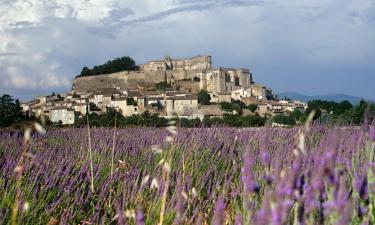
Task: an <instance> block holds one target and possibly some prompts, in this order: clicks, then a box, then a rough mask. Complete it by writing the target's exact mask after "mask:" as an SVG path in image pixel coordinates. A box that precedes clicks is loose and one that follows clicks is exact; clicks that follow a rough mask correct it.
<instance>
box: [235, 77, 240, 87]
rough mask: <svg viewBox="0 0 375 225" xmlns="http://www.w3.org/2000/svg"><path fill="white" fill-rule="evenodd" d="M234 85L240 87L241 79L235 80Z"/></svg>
mask: <svg viewBox="0 0 375 225" xmlns="http://www.w3.org/2000/svg"><path fill="white" fill-rule="evenodd" d="M234 85H235V86H240V78H239V77H235V78H234Z"/></svg>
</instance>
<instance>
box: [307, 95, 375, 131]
mask: <svg viewBox="0 0 375 225" xmlns="http://www.w3.org/2000/svg"><path fill="white" fill-rule="evenodd" d="M313 110H314V111H315V116H314V120H319V121H320V122H329V123H335V122H341V123H345V124H355V125H359V124H362V123H364V122H365V118H366V117H367V118H368V119H370V120H373V118H374V117H375V104H374V103H371V102H366V101H364V100H362V101H361V102H360V103H359V104H358V105H355V106H353V105H352V104H351V103H350V102H348V101H342V102H340V103H337V102H331V101H322V100H314V101H310V102H309V103H308V108H307V110H306V115H305V116H304V118H307V115H308V114H309V113H310V112H311V111H313ZM369 122H371V121H369Z"/></svg>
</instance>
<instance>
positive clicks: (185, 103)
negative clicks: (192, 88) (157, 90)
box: [165, 95, 198, 117]
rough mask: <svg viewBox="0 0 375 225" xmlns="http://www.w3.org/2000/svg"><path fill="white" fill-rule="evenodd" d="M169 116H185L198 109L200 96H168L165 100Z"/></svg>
mask: <svg viewBox="0 0 375 225" xmlns="http://www.w3.org/2000/svg"><path fill="white" fill-rule="evenodd" d="M165 109H166V114H167V117H184V116H189V115H191V114H192V112H193V111H195V110H197V109H198V98H197V96H194V95H185V96H174V97H168V98H166V101H165Z"/></svg>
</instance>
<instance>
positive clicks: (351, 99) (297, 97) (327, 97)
mask: <svg viewBox="0 0 375 225" xmlns="http://www.w3.org/2000/svg"><path fill="white" fill-rule="evenodd" d="M277 96H278V97H279V98H284V97H287V98H290V99H293V100H300V101H303V102H308V101H311V100H315V99H320V100H326V101H334V102H341V101H344V100H348V101H349V102H351V103H352V104H358V103H359V102H360V101H361V99H362V98H360V97H356V96H352V95H346V94H329V95H313V96H309V95H304V94H301V93H297V92H282V93H278V94H277Z"/></svg>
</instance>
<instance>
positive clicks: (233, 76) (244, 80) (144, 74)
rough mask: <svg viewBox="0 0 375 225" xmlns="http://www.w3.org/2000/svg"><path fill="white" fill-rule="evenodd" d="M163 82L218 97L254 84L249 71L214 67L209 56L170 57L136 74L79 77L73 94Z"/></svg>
mask: <svg viewBox="0 0 375 225" xmlns="http://www.w3.org/2000/svg"><path fill="white" fill-rule="evenodd" d="M163 81H164V82H167V83H169V84H172V85H176V84H177V85H178V86H180V87H181V88H182V89H183V90H186V91H188V92H191V93H194V92H198V91H199V90H201V89H203V90H207V91H208V92H210V93H215V94H230V93H231V92H232V91H234V90H237V89H240V88H245V89H246V88H249V87H250V86H251V84H252V83H253V80H252V74H251V73H250V71H249V70H248V69H232V68H222V67H219V68H215V67H213V66H212V59H211V56H209V55H199V56H196V57H192V58H189V59H171V58H170V57H169V56H167V57H165V58H164V59H163V60H154V61H149V62H148V63H145V64H142V65H140V66H139V70H137V71H122V72H118V73H113V74H103V75H95V76H85V77H76V78H75V79H74V81H73V87H72V91H73V92H92V91H96V90H98V89H105V88H114V87H118V88H123V89H128V90H131V89H140V88H145V87H146V88H147V87H154V85H155V84H157V83H159V82H163Z"/></svg>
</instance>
